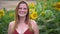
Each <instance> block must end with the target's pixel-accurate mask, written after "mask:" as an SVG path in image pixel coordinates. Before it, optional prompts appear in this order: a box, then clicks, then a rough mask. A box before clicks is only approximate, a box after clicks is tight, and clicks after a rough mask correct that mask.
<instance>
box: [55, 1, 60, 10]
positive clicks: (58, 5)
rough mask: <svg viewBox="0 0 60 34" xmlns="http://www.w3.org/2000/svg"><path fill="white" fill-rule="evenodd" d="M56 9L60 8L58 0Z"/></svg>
mask: <svg viewBox="0 0 60 34" xmlns="http://www.w3.org/2000/svg"><path fill="white" fill-rule="evenodd" d="M56 9H57V10H60V2H58V3H57V4H56Z"/></svg>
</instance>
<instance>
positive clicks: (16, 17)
mask: <svg viewBox="0 0 60 34" xmlns="http://www.w3.org/2000/svg"><path fill="white" fill-rule="evenodd" d="M22 3H23V4H26V6H27V8H28V9H27V10H28V11H27V15H26V19H25V23H26V24H28V26H29V30H30V31H33V30H32V26H31V23H30V19H29V7H28V5H27V3H26V2H24V1H21V2H19V4H18V6H17V7H16V11H15V25H14V28H13V32H14V30H15V29H16V28H17V25H18V20H19V15H18V12H17V11H18V9H19V5H20V4H22Z"/></svg>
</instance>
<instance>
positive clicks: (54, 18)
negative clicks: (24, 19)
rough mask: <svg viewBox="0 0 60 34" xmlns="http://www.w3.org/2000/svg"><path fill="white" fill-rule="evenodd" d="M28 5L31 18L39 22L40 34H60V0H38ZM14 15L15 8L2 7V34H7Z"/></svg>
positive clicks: (0, 22) (0, 30)
mask: <svg viewBox="0 0 60 34" xmlns="http://www.w3.org/2000/svg"><path fill="white" fill-rule="evenodd" d="M28 5H29V16H30V19H32V20H35V21H36V22H37V24H38V26H39V34H60V0H37V1H36V4H35V3H30V4H28ZM14 16H15V9H14V10H8V11H7V10H6V9H5V8H3V9H0V34H7V30H8V25H9V23H10V22H11V21H13V20H14V18H15V17H14Z"/></svg>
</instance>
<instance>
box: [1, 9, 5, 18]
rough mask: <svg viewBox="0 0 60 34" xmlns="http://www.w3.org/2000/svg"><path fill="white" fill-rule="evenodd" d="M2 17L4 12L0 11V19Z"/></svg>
mask: <svg viewBox="0 0 60 34" xmlns="http://www.w3.org/2000/svg"><path fill="white" fill-rule="evenodd" d="M2 16H4V10H0V18H1V17H2Z"/></svg>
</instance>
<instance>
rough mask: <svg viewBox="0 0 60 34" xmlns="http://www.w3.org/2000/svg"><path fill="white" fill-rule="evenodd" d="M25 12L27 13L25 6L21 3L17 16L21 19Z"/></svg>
mask: <svg viewBox="0 0 60 34" xmlns="http://www.w3.org/2000/svg"><path fill="white" fill-rule="evenodd" d="M27 11H28V8H27V5H26V4H23V3H22V4H20V6H19V8H18V15H19V16H21V17H23V16H26V15H27Z"/></svg>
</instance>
